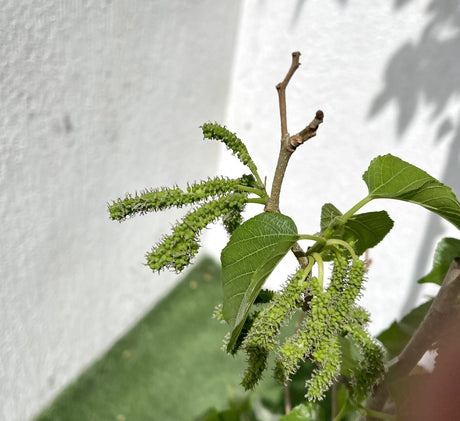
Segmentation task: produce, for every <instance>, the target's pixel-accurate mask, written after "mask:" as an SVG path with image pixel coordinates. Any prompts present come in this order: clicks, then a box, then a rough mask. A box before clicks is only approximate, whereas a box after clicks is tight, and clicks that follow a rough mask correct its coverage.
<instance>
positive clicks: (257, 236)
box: [221, 212, 299, 351]
mask: <svg viewBox="0 0 460 421" xmlns="http://www.w3.org/2000/svg"><path fill="white" fill-rule="evenodd" d="M298 238H299V236H298V234H297V227H296V225H295V224H294V221H293V220H292V219H291V218H289V217H288V216H285V215H281V214H276V213H267V212H265V213H261V214H259V215H257V216H255V217H254V218H251V219H249V220H248V221H246V222H245V223H244V224H242V225H241V226H240V227H238V228H237V229H236V230H235V232H234V233H233V235H232V236H231V238H230V241H229V242H228V244H227V246H226V247H225V248H224V249H223V250H222V254H221V263H222V285H223V292H224V302H223V315H224V318H225V320H226V321H227V322H228V324H229V325H230V329H231V337H230V341H229V344H228V347H227V349H228V351H231V350H232V349H233V347H234V345H235V343H236V340H237V339H238V335H239V334H240V332H241V329H242V327H243V324H244V321H245V320H246V318H247V316H248V313H249V310H250V308H251V306H252V304H253V303H254V300H255V299H256V297H257V295H258V293H259V291H260V289H261V288H262V285H263V284H264V282H265V280H266V278H267V277H268V275H270V273H271V272H272V271H273V269H274V268H275V267H276V265H277V264H278V263H279V261H280V260H281V259H282V258H283V257H284V255H285V254H286V253H287V252H288V251H289V250H290V248H291V247H292V246H293V245H294V243H295V242H296V241H297V240H298Z"/></svg>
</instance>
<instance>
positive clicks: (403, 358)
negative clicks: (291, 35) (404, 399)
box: [367, 258, 460, 420]
mask: <svg viewBox="0 0 460 421" xmlns="http://www.w3.org/2000/svg"><path fill="white" fill-rule="evenodd" d="M459 295H460V258H455V259H454V260H453V262H452V263H451V265H450V267H449V270H448V272H447V274H446V276H445V278H444V280H443V283H442V285H441V288H440V289H439V292H438V294H437V295H436V297H435V299H434V300H433V303H432V304H431V307H430V309H429V310H428V313H427V314H426V316H425V318H424V319H423V321H422V323H421V324H420V326H419V327H418V329H417V330H416V331H415V333H414V334H413V336H412V337H411V339H410V340H409V342H408V343H407V345H406V346H405V347H404V349H403V350H402V351H401V353H400V354H399V356H398V357H397V358H396V360H395V363H394V364H393V365H391V366H390V367H389V369H388V373H387V375H386V376H385V379H384V380H383V381H382V383H380V384H379V386H378V387H377V388H376V390H375V392H374V394H373V396H372V397H371V399H370V400H369V402H368V405H367V406H368V407H369V408H371V409H374V410H377V411H380V410H382V408H383V406H384V405H385V403H386V401H387V399H388V390H387V383H389V382H392V381H394V380H397V379H399V378H401V377H403V376H406V375H407V374H409V373H410V371H411V370H412V369H413V368H414V367H415V366H416V365H417V363H418V362H419V361H420V359H421V358H422V356H423V355H424V354H425V352H426V351H427V350H428V349H430V348H431V347H432V346H433V344H434V343H435V342H436V340H437V338H438V335H439V333H440V332H441V331H442V330H443V328H444V327H445V326H446V325H447V323H448V322H449V321H450V320H451V319H452V317H453V316H455V315H456V314H458V311H459V309H458V306H457V298H458V297H459ZM367 419H368V420H372V419H373V418H367Z"/></svg>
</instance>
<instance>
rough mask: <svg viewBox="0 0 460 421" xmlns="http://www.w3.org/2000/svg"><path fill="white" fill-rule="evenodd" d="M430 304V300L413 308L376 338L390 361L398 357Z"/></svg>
mask: <svg viewBox="0 0 460 421" xmlns="http://www.w3.org/2000/svg"><path fill="white" fill-rule="evenodd" d="M432 302H433V300H430V301H427V302H426V303H423V304H421V305H420V306H418V307H416V308H414V309H413V310H412V311H411V312H410V313H409V314H407V315H406V316H404V317H403V318H402V320H401V321H399V322H393V323H392V324H391V326H390V327H389V328H388V329H386V330H384V331H383V332H382V333H380V334H379V336H377V339H378V340H379V341H380V342H381V343H382V344H383V346H384V347H385V348H386V349H387V351H388V353H389V357H390V359H391V358H393V357H396V356H397V355H399V353H400V352H401V351H402V350H403V349H404V347H405V346H406V344H407V343H408V342H409V339H410V338H411V336H412V335H413V334H414V332H415V331H416V329H417V328H418V326H419V325H420V323H421V322H422V320H423V319H424V317H425V315H426V313H427V312H428V310H429V308H430V306H431V303H432Z"/></svg>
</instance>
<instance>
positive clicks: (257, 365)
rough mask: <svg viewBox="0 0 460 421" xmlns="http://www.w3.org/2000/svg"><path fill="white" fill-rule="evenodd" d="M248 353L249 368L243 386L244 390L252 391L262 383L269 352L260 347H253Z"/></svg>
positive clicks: (242, 382)
mask: <svg viewBox="0 0 460 421" xmlns="http://www.w3.org/2000/svg"><path fill="white" fill-rule="evenodd" d="M246 351H247V355H248V359H247V367H246V371H245V372H244V376H243V380H242V381H241V385H242V386H243V388H244V390H252V389H254V387H255V386H256V385H257V383H258V382H259V381H260V379H261V378H262V374H263V372H264V371H265V369H266V368H267V362H268V352H266V351H264V350H263V349H261V348H258V347H252V348H249V349H247V350H246Z"/></svg>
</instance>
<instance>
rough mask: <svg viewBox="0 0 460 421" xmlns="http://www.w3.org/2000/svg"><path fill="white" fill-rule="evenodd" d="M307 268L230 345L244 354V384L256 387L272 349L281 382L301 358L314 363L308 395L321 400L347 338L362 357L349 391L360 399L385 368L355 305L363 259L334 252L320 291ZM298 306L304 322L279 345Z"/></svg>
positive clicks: (335, 374)
mask: <svg viewBox="0 0 460 421" xmlns="http://www.w3.org/2000/svg"><path fill="white" fill-rule="evenodd" d="M310 271H311V266H309V267H308V268H305V269H304V268H301V269H299V270H298V271H297V273H296V274H295V275H294V276H293V277H292V278H291V279H290V280H288V282H287V283H286V285H285V287H284V288H283V289H282V290H281V291H280V292H277V293H274V295H273V297H272V299H270V300H269V301H268V302H267V303H266V304H265V306H264V307H263V308H262V309H261V310H260V309H259V310H257V311H256V312H254V313H253V314H252V315H251V317H250V318H248V320H247V322H246V326H245V328H244V329H243V332H242V334H241V335H240V336H241V338H240V340H239V341H238V343H237V345H236V346H235V348H234V349H233V353H234V352H236V351H237V350H238V348H240V349H244V350H245V352H246V353H247V355H248V366H247V369H246V372H245V374H244V377H243V381H242V384H243V386H244V387H245V388H246V389H252V388H254V386H255V385H256V384H257V383H258V381H259V380H260V379H261V377H262V374H263V372H264V370H265V369H266V368H267V362H268V356H269V354H270V352H271V351H274V352H275V354H276V361H275V368H274V377H275V378H276V379H277V380H279V381H280V382H281V383H284V384H287V383H288V382H289V381H290V379H291V377H292V375H293V374H294V373H295V372H296V371H297V370H298V368H299V366H300V364H301V362H302V361H305V360H307V359H308V360H310V361H312V362H313V363H314V364H315V366H316V368H315V370H314V371H313V374H312V377H311V378H310V379H309V380H308V381H307V383H306V387H307V394H306V397H307V398H308V399H310V400H314V401H315V400H321V399H323V397H324V394H325V393H326V392H327V390H328V389H329V388H330V386H331V385H332V383H333V381H334V380H336V379H337V377H338V376H339V375H340V373H341V360H342V358H341V346H340V338H341V337H346V338H348V339H350V340H353V342H354V343H355V345H356V346H357V347H358V349H359V350H360V351H361V356H362V358H361V360H360V361H359V362H357V364H356V367H354V369H353V372H352V373H351V374H350V373H348V374H349V375H350V376H351V378H350V379H349V384H350V385H351V390H352V392H353V393H354V395H355V397H356V398H357V399H360V398H362V397H363V396H364V395H365V394H366V393H367V391H368V390H369V388H370V387H372V385H373V384H374V383H375V382H376V381H377V380H378V379H379V378H380V377H381V376H382V374H383V371H384V368H383V363H382V361H383V354H382V351H381V349H380V347H379V346H378V345H377V344H376V343H375V342H374V341H373V340H372V339H371V338H370V336H369V335H368V333H367V332H366V330H365V325H366V323H367V321H368V315H367V313H366V312H365V311H364V310H363V309H362V308H360V307H358V306H357V305H356V304H355V301H356V299H357V298H358V297H359V296H360V292H361V288H362V285H363V281H364V274H365V273H364V272H365V271H364V262H363V261H362V260H358V259H356V260H353V261H351V262H349V261H348V260H347V259H346V258H345V257H343V256H341V255H340V256H337V257H336V258H335V259H334V266H333V271H332V275H331V280H330V283H329V286H328V287H327V288H326V289H324V290H323V288H322V286H321V285H320V284H321V283H322V282H321V283H320V281H319V280H318V279H317V278H316V277H311V275H310V273H311V272H310ZM299 308H303V310H304V311H305V314H304V318H303V321H302V322H301V324H300V325H299V326H298V328H297V329H296V331H295V333H294V335H293V336H291V337H289V338H287V339H286V340H285V342H284V343H283V344H279V341H280V339H279V333H280V329H281V327H282V326H283V324H285V323H286V322H287V321H288V320H289V319H290V318H291V316H292V314H293V313H294V312H296V311H297V310H298V309H299Z"/></svg>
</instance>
